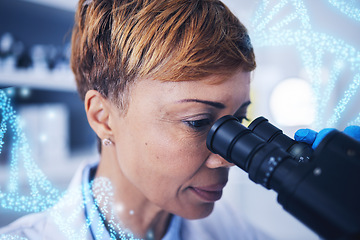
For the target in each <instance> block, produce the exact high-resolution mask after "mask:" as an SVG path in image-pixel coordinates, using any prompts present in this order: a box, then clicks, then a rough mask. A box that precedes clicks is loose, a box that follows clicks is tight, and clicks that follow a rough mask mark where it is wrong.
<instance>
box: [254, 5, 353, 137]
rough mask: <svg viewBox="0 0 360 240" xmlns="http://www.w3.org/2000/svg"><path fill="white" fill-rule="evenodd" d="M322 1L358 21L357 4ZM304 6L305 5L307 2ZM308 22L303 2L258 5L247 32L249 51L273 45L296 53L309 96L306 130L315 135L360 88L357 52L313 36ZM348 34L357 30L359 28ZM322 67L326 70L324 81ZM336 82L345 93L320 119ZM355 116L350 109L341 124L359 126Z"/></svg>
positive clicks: (335, 40)
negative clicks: (311, 106)
mask: <svg viewBox="0 0 360 240" xmlns="http://www.w3.org/2000/svg"><path fill="white" fill-rule="evenodd" d="M328 1H329V4H330V5H331V6H334V7H335V8H336V9H338V10H339V12H341V13H342V14H344V15H345V17H348V18H351V19H354V20H356V21H359V19H360V2H359V1H345V0H328ZM307 4H311V3H310V1H307ZM320 14H321V13H320ZM279 16H281V18H279ZM310 20H311V16H309V14H308V9H307V6H306V4H305V1H303V0H281V1H271V0H263V1H261V4H260V6H259V8H258V10H257V11H256V12H255V15H254V17H253V19H252V26H251V27H250V28H249V29H251V32H250V33H251V38H252V41H253V44H254V47H255V49H256V48H261V47H275V46H276V47H279V46H291V47H294V48H295V49H296V51H297V53H298V55H299V58H300V59H301V62H302V64H303V66H304V69H305V70H306V72H307V75H308V78H309V80H310V82H311V86H312V89H313V92H314V95H315V101H316V110H315V112H316V116H315V121H314V124H313V126H312V127H313V128H314V129H317V130H319V129H321V128H326V127H337V126H338V125H339V121H341V119H342V117H343V115H344V113H345V112H346V110H347V109H349V108H350V105H354V104H355V103H354V101H355V96H356V93H357V92H358V89H359V85H360V51H359V50H358V49H356V48H355V47H353V46H351V45H350V44H348V43H346V42H345V41H344V40H342V39H341V38H338V37H334V36H331V35H328V34H325V33H322V32H318V31H315V30H314V29H313V27H312V24H311V21H310ZM353 31H360V26H359V28H358V29H354V30H353ZM324 66H326V68H327V69H329V73H328V74H327V76H326V77H324ZM340 83H341V85H342V86H343V85H346V89H345V90H344V91H343V93H342V97H341V98H340V99H338V100H337V101H336V102H337V103H336V104H335V106H333V109H330V110H331V112H332V113H331V114H325V111H327V110H329V109H328V108H329V106H330V105H329V102H330V100H332V101H333V99H331V98H332V96H333V94H334V92H335V91H336V92H338V91H339V90H338V87H339V86H340ZM337 94H338V93H337ZM359 112H360V111H359V109H358V110H357V111H356V110H355V112H354V113H353V115H354V116H352V119H351V120H350V121H349V122H348V123H347V125H359V124H360V113H359Z"/></svg>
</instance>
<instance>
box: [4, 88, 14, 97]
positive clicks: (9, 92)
mask: <svg viewBox="0 0 360 240" xmlns="http://www.w3.org/2000/svg"><path fill="white" fill-rule="evenodd" d="M5 92H6V95H7V96H9V97H13V96H14V95H15V88H12V87H11V88H7V89H6V90H5Z"/></svg>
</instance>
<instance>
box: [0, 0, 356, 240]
mask: <svg viewBox="0 0 360 240" xmlns="http://www.w3.org/2000/svg"><path fill="white" fill-rule="evenodd" d="M322 1H324V2H326V3H327V4H329V6H331V7H333V9H335V10H336V11H337V12H339V13H341V14H343V15H344V16H345V17H347V18H349V19H352V20H353V21H355V22H356V21H360V12H359V11H360V10H359V9H360V6H359V5H360V4H359V1H354V0H349V1H347V0H322ZM307 4H310V1H307ZM284 10H286V14H285V15H281V14H283V12H284ZM280 15H281V16H282V17H280V18H279V16H280ZM249 29H250V34H251V38H252V42H253V45H254V47H255V48H262V47H279V46H280V47H281V46H290V47H294V49H296V51H297V52H298V53H299V58H300V59H301V62H302V64H303V66H304V68H305V69H306V72H307V75H308V76H309V80H310V82H311V86H312V88H313V90H314V94H315V98H316V103H317V104H316V113H317V115H316V118H315V121H314V122H315V126H314V128H315V129H320V128H325V127H336V126H337V124H338V123H339V122H341V121H342V117H343V115H344V113H345V112H346V110H347V109H349V108H350V106H351V104H353V105H354V101H355V100H354V99H356V98H355V96H356V94H357V93H358V91H359V85H360V51H359V50H358V49H356V47H354V46H351V45H350V44H348V43H347V42H346V41H344V40H342V39H341V38H338V37H335V36H331V35H329V34H326V33H322V32H319V31H315V30H314V28H313V26H312V22H311V16H309V11H308V9H307V6H306V4H305V0H304V1H303V0H280V1H275V0H262V1H261V2H260V5H259V7H258V8H257V10H256V11H255V13H254V18H253V19H252V26H250V27H249ZM357 30H358V29H355V30H354V31H357ZM324 64H327V68H328V69H329V70H330V71H329V74H328V77H327V79H324V77H323V72H322V71H323V66H324ZM340 83H341V84H342V85H345V89H344V90H343V92H342V93H341V94H340V95H341V97H340V99H338V100H337V101H336V104H335V105H334V107H333V109H331V111H330V112H331V114H330V116H327V115H326V114H325V112H326V111H327V109H328V108H329V101H330V100H331V98H332V96H333V92H334V91H335V90H337V89H338V85H339V84H340ZM0 120H1V122H0V158H3V157H4V153H3V149H4V146H7V147H8V149H10V151H9V154H8V156H7V157H8V159H7V162H8V165H7V166H6V167H7V168H8V176H9V177H8V180H7V181H6V182H0V207H1V208H4V209H9V210H12V211H16V212H26V213H33V212H40V211H49V212H50V214H51V216H52V219H53V221H54V222H55V223H56V224H57V225H58V228H59V230H60V231H61V232H62V233H63V234H64V235H65V236H66V237H67V238H68V239H84V238H85V236H86V234H88V231H89V226H90V224H92V223H94V222H97V224H98V228H99V229H103V228H102V227H103V225H104V224H105V222H104V221H103V219H104V218H105V217H107V221H106V222H107V224H109V225H108V226H107V229H110V230H111V237H112V238H114V239H115V237H116V236H117V237H119V236H120V237H121V239H134V237H133V235H132V233H131V232H130V231H128V230H126V229H123V227H122V226H121V224H120V221H119V220H118V219H116V214H115V213H114V212H113V208H112V207H111V206H109V205H108V203H109V202H111V201H110V199H111V197H112V188H111V184H110V183H109V182H107V180H106V179H105V180H104V179H99V180H98V182H97V183H94V182H92V183H90V184H89V185H87V186H79V188H78V189H77V190H76V191H72V192H66V191H65V192H64V191H61V190H59V189H57V188H56V187H54V185H53V184H52V183H51V182H50V181H49V180H48V178H47V177H46V175H45V174H44V173H43V171H42V170H41V169H40V168H39V166H38V165H37V164H36V159H33V157H32V153H31V149H30V147H29V144H28V141H27V138H26V136H25V134H24V132H23V130H22V128H21V124H19V119H18V117H17V114H16V112H15V110H14V109H13V107H12V104H11V98H10V97H9V96H8V95H7V93H6V91H5V90H1V89H0ZM347 124H348V125H359V124H360V113H359V111H355V112H354V113H353V116H352V119H351V120H350V121H349V122H347ZM6 136H7V137H6ZM9 136H10V137H9ZM5 139H6V141H7V142H5ZM1 167H3V166H1ZM20 178H21V179H22V182H26V186H27V192H26V193H25V192H24V191H22V189H21V187H20ZM24 179H25V180H24ZM84 189H88V190H89V191H90V192H91V194H92V195H93V196H94V199H95V197H96V198H97V201H95V202H96V204H95V205H94V206H95V207H93V208H91V209H90V212H89V214H88V216H87V219H86V221H85V222H84V223H83V224H81V225H80V226H76V227H74V223H75V222H76V218H77V217H78V216H79V214H80V215H81V213H82V212H83V211H84V206H85V205H87V204H88V202H84V200H82V199H81V198H79V196H81V194H80V193H81V192H82V191H84ZM98 208H100V209H102V210H101V211H100V212H106V213H110V214H109V216H110V217H109V216H100V218H99V211H98ZM69 210H70V212H69ZM99 219H100V220H99ZM101 233H102V232H101V231H99V234H101ZM2 239H14V240H15V239H19V240H20V239H21V240H23V239H25V238H23V237H21V236H16V235H3V236H0V240H2Z"/></svg>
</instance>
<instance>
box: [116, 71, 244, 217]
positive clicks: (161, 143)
mask: <svg viewBox="0 0 360 240" xmlns="http://www.w3.org/2000/svg"><path fill="white" fill-rule="evenodd" d="M219 80H221V81H220V83H215V82H219ZM249 84H250V73H248V72H243V71H242V70H239V71H236V72H235V73H234V74H233V75H232V76H211V77H208V78H206V79H204V80H201V81H189V82H186V81H184V82H161V81H157V80H147V79H145V80H142V81H139V82H138V83H136V84H135V85H134V87H133V88H132V90H131V95H130V101H129V106H128V111H127V113H126V115H124V116H123V115H120V112H119V113H118V116H117V117H116V119H115V120H113V121H112V130H113V134H114V139H113V140H114V143H115V147H116V156H117V163H118V165H119V168H120V170H121V172H122V174H123V175H124V177H125V178H126V179H127V180H128V181H129V182H130V186H128V189H129V191H132V190H133V191H136V192H141V194H142V195H143V196H144V197H145V198H146V199H148V200H149V201H150V202H151V203H153V204H155V205H156V206H158V207H160V208H161V209H164V210H166V211H168V212H170V213H173V214H177V215H179V216H182V217H185V218H188V219H196V218H202V217H206V216H207V215H209V214H210V213H211V211H212V209H213V206H214V202H215V201H216V200H218V199H220V197H221V194H222V189H223V187H224V186H225V184H226V182H227V180H228V171H229V167H230V166H231V165H230V164H228V163H227V162H226V161H225V160H224V159H222V158H221V157H220V156H218V155H215V154H212V153H211V152H210V151H209V150H208V149H207V147H206V136H207V133H208V131H209V130H210V127H211V126H212V124H213V123H214V122H215V121H216V120H217V119H219V118H220V117H222V116H224V115H228V114H235V115H236V116H237V117H239V118H243V117H245V116H246V109H247V106H248V104H249ZM117 111H119V110H118V109H117Z"/></svg>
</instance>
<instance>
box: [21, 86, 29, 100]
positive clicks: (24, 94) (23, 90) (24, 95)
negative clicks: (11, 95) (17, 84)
mask: <svg viewBox="0 0 360 240" xmlns="http://www.w3.org/2000/svg"><path fill="white" fill-rule="evenodd" d="M30 94H31V90H30V89H29V88H21V89H20V96H21V97H22V98H28V97H29V96H30Z"/></svg>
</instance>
